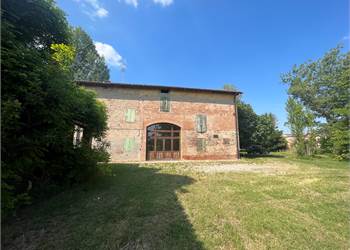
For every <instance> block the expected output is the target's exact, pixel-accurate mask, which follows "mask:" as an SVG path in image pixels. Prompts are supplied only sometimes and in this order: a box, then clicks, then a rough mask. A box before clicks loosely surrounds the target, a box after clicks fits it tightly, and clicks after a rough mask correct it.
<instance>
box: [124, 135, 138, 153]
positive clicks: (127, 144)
mask: <svg viewBox="0 0 350 250" xmlns="http://www.w3.org/2000/svg"><path fill="white" fill-rule="evenodd" d="M134 148H135V138H125V139H124V152H131V151H132V150H133V149H134Z"/></svg>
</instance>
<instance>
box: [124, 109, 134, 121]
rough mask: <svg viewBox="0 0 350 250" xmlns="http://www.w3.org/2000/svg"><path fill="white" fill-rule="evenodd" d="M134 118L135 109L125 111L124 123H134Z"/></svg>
mask: <svg viewBox="0 0 350 250" xmlns="http://www.w3.org/2000/svg"><path fill="white" fill-rule="evenodd" d="M135 118H136V110H135V109H127V110H126V111H125V121H126V122H135Z"/></svg>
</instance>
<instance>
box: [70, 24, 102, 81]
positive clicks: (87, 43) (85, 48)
mask: <svg viewBox="0 0 350 250" xmlns="http://www.w3.org/2000/svg"><path fill="white" fill-rule="evenodd" d="M72 43H73V46H74V48H75V51H76V56H75V60H74V63H73V72H74V79H75V80H88V81H108V80H109V69H108V67H107V65H106V62H105V60H104V58H103V57H101V56H99V54H98V53H97V51H96V48H95V45H94V43H93V41H92V39H91V38H90V36H89V35H88V34H87V33H86V32H85V31H84V30H83V29H82V28H80V27H78V28H74V29H72Z"/></svg>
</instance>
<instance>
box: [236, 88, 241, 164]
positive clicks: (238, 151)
mask: <svg viewBox="0 0 350 250" xmlns="http://www.w3.org/2000/svg"><path fill="white" fill-rule="evenodd" d="M238 95H239V94H238ZM238 95H235V96H234V103H235V116H236V146H237V159H240V158H241V154H240V145H239V127H238V111H237V96H238Z"/></svg>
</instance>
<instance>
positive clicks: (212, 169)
mask: <svg viewBox="0 0 350 250" xmlns="http://www.w3.org/2000/svg"><path fill="white" fill-rule="evenodd" d="M190 168H191V169H192V170H194V171H197V172H204V173H226V172H253V173H266V174H285V173H287V171H288V170H290V168H291V166H288V165H264V164H242V163H237V164H235V163H233V164H217V165H199V166H191V167H190Z"/></svg>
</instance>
